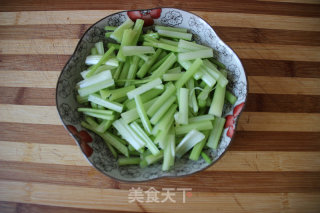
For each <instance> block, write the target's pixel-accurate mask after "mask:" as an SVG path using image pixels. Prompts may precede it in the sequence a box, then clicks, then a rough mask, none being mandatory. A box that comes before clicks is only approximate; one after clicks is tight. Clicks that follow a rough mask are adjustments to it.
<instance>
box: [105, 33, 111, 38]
mask: <svg viewBox="0 0 320 213" xmlns="http://www.w3.org/2000/svg"><path fill="white" fill-rule="evenodd" d="M111 34H112V32H106V33H105V34H104V36H105V37H106V38H110V36H111Z"/></svg>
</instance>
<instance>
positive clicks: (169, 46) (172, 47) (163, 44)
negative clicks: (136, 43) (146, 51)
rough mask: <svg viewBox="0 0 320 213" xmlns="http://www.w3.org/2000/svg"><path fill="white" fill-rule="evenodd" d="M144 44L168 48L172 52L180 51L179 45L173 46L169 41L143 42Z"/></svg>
mask: <svg viewBox="0 0 320 213" xmlns="http://www.w3.org/2000/svg"><path fill="white" fill-rule="evenodd" d="M143 46H151V47H156V48H159V49H164V50H168V51H171V52H179V48H178V47H177V46H173V45H170V44H167V43H160V42H143Z"/></svg>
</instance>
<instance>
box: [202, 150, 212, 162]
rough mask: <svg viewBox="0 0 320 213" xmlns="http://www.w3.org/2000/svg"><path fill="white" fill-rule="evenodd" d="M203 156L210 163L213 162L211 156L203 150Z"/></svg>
mask: <svg viewBox="0 0 320 213" xmlns="http://www.w3.org/2000/svg"><path fill="white" fill-rule="evenodd" d="M201 157H202V158H203V159H204V160H205V161H206V162H207V163H208V164H211V163H212V161H211V159H210V157H209V156H208V155H207V154H206V153H204V152H201Z"/></svg>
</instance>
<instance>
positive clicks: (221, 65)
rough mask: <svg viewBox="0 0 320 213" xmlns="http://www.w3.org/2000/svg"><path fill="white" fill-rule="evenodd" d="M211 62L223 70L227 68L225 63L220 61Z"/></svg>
mask: <svg viewBox="0 0 320 213" xmlns="http://www.w3.org/2000/svg"><path fill="white" fill-rule="evenodd" d="M210 61H211V62H212V63H214V64H215V65H217V66H218V67H219V68H221V69H225V68H226V66H225V65H224V64H223V63H221V62H220V61H218V60H217V59H215V58H210Z"/></svg>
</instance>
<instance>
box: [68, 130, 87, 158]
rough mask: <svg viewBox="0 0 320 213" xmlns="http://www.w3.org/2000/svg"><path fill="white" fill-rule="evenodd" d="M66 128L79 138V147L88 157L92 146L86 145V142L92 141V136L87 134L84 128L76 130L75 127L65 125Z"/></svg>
mask: <svg viewBox="0 0 320 213" xmlns="http://www.w3.org/2000/svg"><path fill="white" fill-rule="evenodd" d="M67 128H68V129H69V131H70V132H71V133H72V134H73V135H74V136H75V137H77V138H79V141H80V147H81V149H82V151H83V153H84V154H85V155H86V156H87V157H90V156H91V155H92V152H93V150H92V148H91V147H90V146H89V145H88V143H91V142H92V137H91V136H90V135H89V133H88V132H86V131H85V130H81V131H80V132H78V130H77V128H76V127H74V126H72V125H67Z"/></svg>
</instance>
